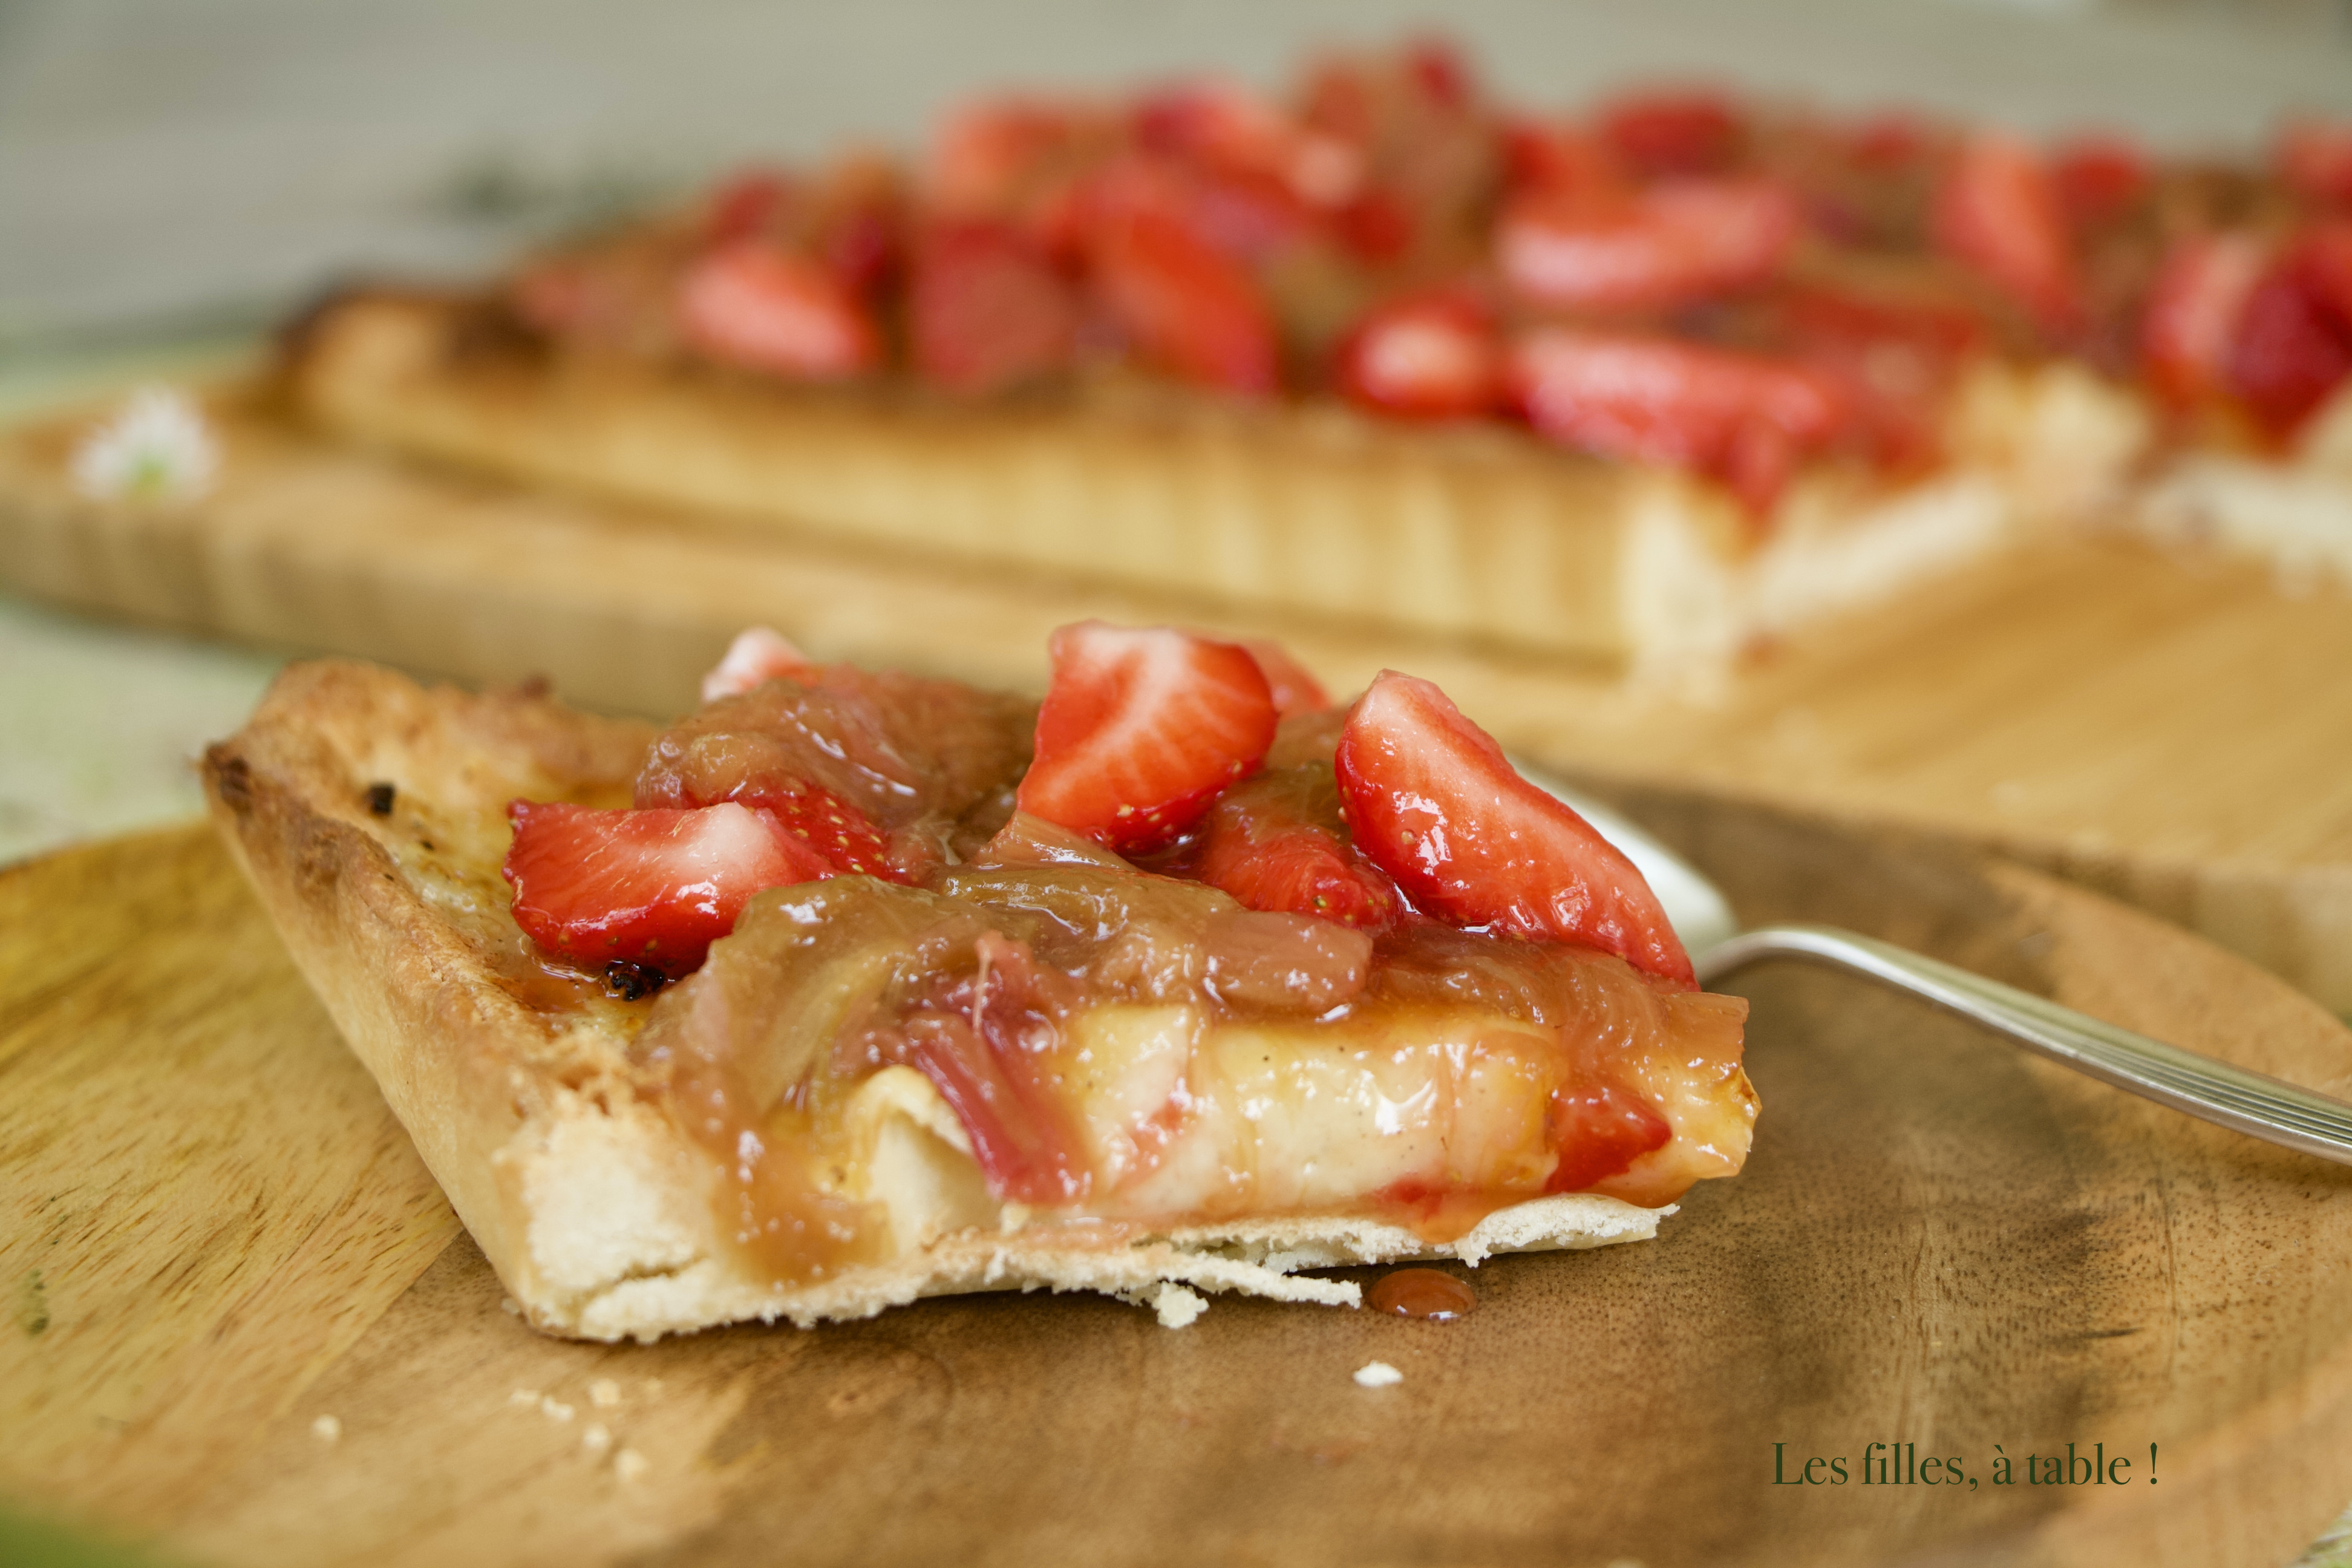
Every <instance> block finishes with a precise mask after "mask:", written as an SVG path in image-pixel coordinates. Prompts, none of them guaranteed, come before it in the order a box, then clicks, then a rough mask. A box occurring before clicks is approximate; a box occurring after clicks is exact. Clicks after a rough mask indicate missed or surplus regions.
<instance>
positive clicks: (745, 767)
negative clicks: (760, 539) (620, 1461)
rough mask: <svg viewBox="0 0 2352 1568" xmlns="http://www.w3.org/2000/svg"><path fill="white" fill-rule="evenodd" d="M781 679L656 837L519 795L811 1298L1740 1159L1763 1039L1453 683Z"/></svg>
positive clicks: (781, 650) (559, 956) (650, 785)
mask: <svg viewBox="0 0 2352 1568" xmlns="http://www.w3.org/2000/svg"><path fill="white" fill-rule="evenodd" d="M747 646H749V647H754V648H756V649H758V650H759V657H758V658H756V659H752V658H739V659H737V660H736V661H735V662H736V664H737V666H738V667H739V668H738V669H737V670H736V671H735V673H734V674H733V675H731V676H730V678H729V679H720V680H716V681H715V682H714V685H713V688H712V689H713V690H714V691H717V692H719V693H720V695H719V696H717V697H716V699H715V700H712V701H710V702H709V703H707V704H706V705H705V706H704V707H703V708H702V709H701V710H700V711H698V712H697V713H695V714H693V715H692V716H691V717H689V718H688V719H686V720H685V721H682V722H680V723H679V724H678V725H677V726H676V727H675V728H673V729H672V730H670V731H668V732H667V733H666V734H664V735H663V736H662V737H661V738H660V739H659V740H658V741H656V742H655V744H654V746H653V749H652V751H651V753H650V754H649V755H648V756H647V758H646V763H645V767H644V771H643V773H641V774H640V776H639V779H638V783H637V805H636V807H635V809H633V810H626V811H593V810H590V809H588V808H586V807H583V806H577V805H530V804H527V803H522V802H518V803H517V804H516V805H515V807H514V809H513V812H512V814H511V815H512V816H513V818H514V822H515V839H514V847H513V849H512V852H511V853H510V855H509V858H508V861H507V878H508V880H509V881H510V882H511V883H512V884H513V886H514V904H513V907H514V911H515V917H516V919H517V920H518V921H520V924H521V926H522V928H523V930H524V931H527V932H528V933H529V934H530V937H531V938H532V940H533V941H535V942H538V944H539V945H540V947H541V950H542V951H543V952H544V953H545V955H546V956H547V957H548V958H549V960H550V961H551V962H555V963H568V964H572V965H576V966H579V967H581V968H583V969H586V970H588V971H590V972H591V973H597V972H601V973H604V974H606V975H607V977H608V979H609V981H610V984H611V985H612V987H613V989H614V991H615V992H616V993H618V994H624V995H628V996H640V995H642V996H643V1000H640V1001H635V1002H633V1003H632V1004H631V1005H632V1006H634V1007H636V1008H638V1009H640V1010H641V1012H642V1015H643V1018H642V1026H641V1028H640V1029H639V1030H638V1032H637V1034H636V1035H635V1044H634V1046H633V1047H632V1051H633V1055H634V1058H635V1062H636V1063H637V1065H638V1067H639V1068H640V1069H641V1070H642V1071H643V1072H644V1074H645V1076H646V1081H647V1083H648V1084H649V1085H650V1086H652V1087H653V1089H654V1090H655V1091H656V1092H657V1093H660V1094H662V1095H665V1096H666V1097H667V1103H668V1105H669V1106H670V1108H671V1110H672V1113H673V1114H674V1115H675V1116H676V1117H677V1120H678V1121H679V1123H680V1124H681V1125H682V1126H683V1127H684V1128H685V1129H686V1130H687V1131H688V1133H689V1134H690V1135H691V1136H692V1137H693V1138H694V1139H695V1140H696V1142H698V1143H699V1144H700V1145H701V1146H702V1147H704V1148H705V1149H707V1150H708V1151H709V1153H710V1156H711V1158H712V1161H713V1169H714V1172H715V1173H716V1182H717V1190H718V1191H719V1194H721V1196H720V1202H721V1203H722V1204H723V1205H725V1215H726V1218H727V1220H728V1222H729V1225H730V1228H732V1229H733V1230H734V1231H735V1233H736V1234H737V1235H738V1236H739V1237H740V1240H741V1241H742V1242H743V1244H744V1245H745V1246H746V1247H749V1248H751V1250H752V1251H753V1252H754V1253H755V1254H756V1255H757V1256H758V1257H759V1258H761V1259H762V1261H763V1262H764V1264H765V1266H766V1267H767V1268H770V1269H772V1271H773V1273H774V1274H775V1275H776V1277H778V1278H779V1279H815V1278H819V1277H821V1276H823V1275H824V1274H825V1273H827V1272H828V1271H829V1270H831V1269H833V1268H836V1267H838V1266H839V1265H841V1264H843V1263H845V1262H848V1261H853V1260H858V1259H863V1258H873V1257H877V1256H880V1255H883V1254H885V1253H887V1252H891V1251H894V1250H896V1249H898V1248H899V1247H904V1246H907V1245H909V1244H910V1243H911V1244H915V1245H919V1243H920V1240H921V1239H922V1237H921V1236H920V1235H919V1234H918V1235H914V1236H909V1235H908V1234H906V1233H907V1231H908V1226H910V1225H912V1226H917V1228H918V1230H920V1229H921V1228H922V1227H925V1226H928V1227H929V1230H930V1232H931V1233H933V1234H936V1233H937V1231H938V1230H939V1229H940V1227H941V1226H950V1225H958V1226H960V1225H967V1224H986V1225H998V1226H1001V1225H1004V1224H1008V1223H1017V1224H1025V1225H1054V1226H1061V1227H1063V1228H1064V1229H1065V1230H1066V1232H1067V1233H1068V1234H1069V1235H1070V1236H1072V1237H1088V1236H1099V1237H1101V1238H1102V1240H1103V1241H1104V1243H1105V1244H1106V1245H1110V1244H1115V1243H1118V1242H1122V1241H1125V1240H1128V1239H1130V1238H1132V1237H1135V1236H1137V1235H1139V1234H1142V1233H1145V1232H1147V1231H1155V1230H1164V1229H1166V1228H1168V1227H1171V1226H1182V1225H1216V1224H1220V1223H1228V1222H1233V1221H1236V1220H1241V1219H1252V1218H1260V1217H1272V1216H1279V1215H1310V1214H1311V1215H1323V1216H1329V1215H1365V1216H1368V1217H1372V1218H1377V1219H1381V1220H1386V1221H1390V1222H1393V1223H1398V1224H1402V1225H1405V1226H1411V1227H1412V1228H1413V1229H1415V1230H1417V1231H1418V1232H1419V1233H1420V1234H1422V1235H1423V1237H1426V1238H1428V1239H1429V1240H1432V1241H1443V1240H1449V1239H1451V1238H1453V1237H1457V1236H1459V1235H1461V1234H1463V1233H1464V1232H1465V1231H1467V1230H1468V1229H1469V1228H1470V1227H1471V1226H1475V1224H1476V1223H1477V1222H1478V1221H1479V1220H1481V1219H1483V1218H1484V1217H1485V1216H1486V1215H1488V1214H1490V1213H1492V1212H1493V1211H1495V1210H1496V1209H1498V1208H1502V1207H1504V1206H1507V1205H1511V1204H1514V1203H1517V1202H1520V1201H1522V1200H1525V1199H1528V1198H1533V1197H1538V1196H1540V1195H1542V1194H1549V1193H1598V1194H1606V1195H1609V1196H1612V1197H1616V1198H1621V1199H1623V1200H1626V1201H1628V1202H1631V1203H1633V1204H1638V1205H1644V1206H1655V1205H1662V1204H1665V1203H1667V1202H1670V1201H1671V1200H1673V1199H1674V1198H1675V1197H1676V1196H1678V1195H1679V1194H1681V1193H1682V1192H1683V1191H1684V1190H1685V1188H1687V1187H1688V1186H1689V1185H1690V1184H1692V1183H1693V1182H1695V1181H1698V1180H1700V1179H1701V1178H1703V1177H1707V1176H1724V1175H1729V1174H1731V1173H1734V1172H1736V1171H1737V1170H1738V1168H1739V1165H1740V1162H1741V1160H1742V1159H1743V1158H1744V1157H1745V1156H1746V1154H1747V1151H1748V1132H1749V1127H1750V1124H1751V1123H1752V1122H1753V1121H1754V1119H1755V1114H1756V1101H1755V1097H1754V1095H1753V1093H1752V1092H1751V1091H1750V1089H1748V1080H1747V1079H1746V1077H1745V1076H1744V1075H1743V1074H1742V1072H1741V1071H1740V1066H1739V1057H1740V1030H1741V1025H1742V1023H1743V1021H1744V1019H1745V1016H1746V1012H1747V1005H1746V1004H1745V1003H1744V1002H1742V1001H1740V1000H1738V998H1735V997H1728V996H1714V995H1708V994H1705V993H1703V992H1700V991H1698V990H1697V989H1696V987H1695V985H1694V983H1693V981H1692V977H1691V968H1690V962H1689V960H1688V959H1687V958H1686V957H1685V954H1684V952H1683V950H1682V947H1681V945H1680V943H1679V942H1676V941H1675V935H1674V932H1673V931H1672V929H1671V928H1670V927H1669V926H1668V925H1667V923H1666V921H1665V918H1664V914H1663V913H1662V911H1661V910H1660V909H1659V907H1658V904H1657V900H1655V898H1654V896H1653V895H1652V894H1651V892H1650V889H1649V888H1648V887H1647V886H1646V885H1645V884H1644V883H1643V880H1642V879H1641V877H1640V875H1639V874H1638V873H1637V872H1636V871H1635V870H1634V869H1633V867H1632V866H1631V865H1630V864H1629V863H1628V862H1627V861H1626V860H1625V859H1624V858H1623V857H1622V856H1621V855H1619V854H1618V853H1617V852H1616V851H1615V850H1614V849H1612V847H1610V846H1609V845H1608V844H1607V843H1606V842H1605V841H1604V840H1602V839H1601V837H1600V836H1599V835H1597V834H1596V833H1594V832H1593V830H1592V829H1591V827H1590V826H1587V825H1586V824H1585V823H1584V821H1583V820H1582V819H1581V818H1580V817H1578V816H1576V815H1575V814H1574V813H1573V812H1571V811H1570V810H1569V809H1568V808H1567V807H1565V806H1563V805H1559V803H1558V802H1557V801H1554V800H1553V799H1552V798H1551V797H1550V796H1549V795H1546V794H1544V793H1543V792H1542V791H1541V790H1539V789H1538V788H1536V787H1535V786H1533V785H1531V784H1528V783H1526V782H1525V781H1523V780H1521V779H1520V778H1519V777H1518V776H1517V774H1516V773H1514V772H1513V771H1512V769H1511V767H1510V764H1509V763H1508V762H1507V760H1506V759H1505V758H1504V756H1503V754H1502V752H1500V751H1499V750H1498V749H1497V748H1496V745H1495V743H1494V742H1492V741H1491V740H1489V739H1488V738H1487V737H1486V734H1485V733H1484V732H1483V731H1480V730H1478V729H1477V727H1476V726H1475V725H1474V724H1472V723H1471V722H1470V721H1468V720H1467V719H1465V718H1464V717H1463V716H1462V714H1461V713H1460V712H1459V711H1458V710H1455V708H1454V705H1453V704H1452V703H1451V702H1449V701H1447V700H1446V699H1445V697H1444V695H1443V694H1442V693H1441V692H1439V691H1438V689H1436V688H1435V687H1433V686H1432V685H1430V684H1429V683H1428V682H1426V681H1423V680H1416V679H1412V678H1411V677H1409V676H1402V675H1396V674H1392V673H1391V674H1387V675H1383V676H1381V679H1379V680H1377V681H1375V682H1374V683H1373V684H1372V686H1371V688H1370V690H1369V691H1367V692H1365V693H1364V694H1363V695H1362V696H1361V697H1360V698H1359V699H1357V700H1356V701H1355V702H1354V703H1353V705H1352V706H1350V707H1348V708H1345V709H1340V708H1331V707H1318V706H1310V705H1308V704H1307V703H1306V702H1303V701H1300V700H1296V694H1297V693H1298V692H1300V691H1307V692H1311V693H1312V694H1313V696H1314V698H1315V699H1317V700H1319V699H1320V696H1321V693H1320V691H1319V689H1317V688H1316V687H1315V686H1314V683H1313V680H1312V679H1311V678H1309V677H1307V676H1306V675H1305V673H1304V671H1302V670H1300V669H1299V668H1298V667H1297V666H1296V665H1294V664H1292V663H1291V662H1290V661H1289V660H1288V658H1286V656H1284V655H1282V654H1281V652H1280V650H1278V649H1274V648H1271V647H1258V648H1255V649H1253V648H1248V647H1242V646H1240V645H1237V644H1233V643H1223V642H1216V641H1213V640H1210V639H1208V638H1205V637H1195V636H1191V635H1188V634H1186V633H1183V632H1181V631H1175V630H1170V629H1167V628H1145V629H1135V628H1129V627H1118V626H1105V625H1102V624H1100V623H1097V622H1087V623H1085V624H1082V625H1078V626H1066V627H1064V628H1063V629H1062V630H1061V631H1059V632H1057V633H1055V637H1054V640H1053V645H1052V652H1053V661H1054V672H1053V682H1052V686H1051V689H1049V690H1048V691H1047V693H1046V696H1045V702H1044V704H1043V706H1042V708H1040V707H1033V706H1031V705H1030V704H1028V703H1026V702H1023V701H1020V700H1014V699H1011V698H1006V697H1002V696H998V695H994V694H992V693H988V692H983V691H979V690H974V689H971V688H967V687H963V686H960V685H957V684H954V683H952V682H948V681H939V680H923V679H914V678H911V677H906V676H898V675H874V674H867V673H865V672H862V671H859V670H856V669H853V668H847V667H845V666H841V665H818V664H814V663H810V662H808V661H806V660H803V659H802V658H800V657H799V656H798V655H797V653H795V652H793V650H792V649H791V648H790V647H789V645H784V644H782V642H781V640H780V639H776V638H774V637H773V635H772V634H765V635H763V637H761V638H757V639H754V640H753V641H752V642H751V644H749V645H747ZM1268 668H1273V669H1275V670H1276V679H1275V680H1274V681H1272V682H1270V681H1269V679H1268V676H1267V673H1266V671H1267V669H1268ZM1277 688H1279V689H1280V690H1281V691H1282V693H1283V694H1284V700H1282V701H1281V702H1279V703H1278V702H1277V696H1276V689H1277ZM1285 708H1287V709H1288V711H1287V712H1285V711H1283V709H1285ZM669 982H676V984H668V983H669ZM886 1124H887V1125H889V1126H892V1127H896V1128H899V1129H904V1128H907V1127H916V1128H921V1129H925V1130H926V1131H924V1132H923V1133H922V1134H920V1135H919V1136H920V1139H921V1141H922V1142H923V1148H922V1149H921V1150H919V1151H916V1150H912V1149H910V1147H909V1144H908V1140H907V1138H906V1137H905V1136H904V1135H903V1133H901V1134H900V1135H898V1136H897V1137H896V1138H895V1139H894V1138H887V1137H885V1136H884V1135H883V1133H882V1131H881V1129H883V1128H884V1127H885V1126H886ZM910 1188H911V1189H914V1190H915V1192H914V1197H913V1198H912V1199H911V1200H910V1199H909V1198H908V1192H909V1191H910ZM910 1215H912V1216H914V1217H912V1218H910V1217H909V1216H910Z"/></svg>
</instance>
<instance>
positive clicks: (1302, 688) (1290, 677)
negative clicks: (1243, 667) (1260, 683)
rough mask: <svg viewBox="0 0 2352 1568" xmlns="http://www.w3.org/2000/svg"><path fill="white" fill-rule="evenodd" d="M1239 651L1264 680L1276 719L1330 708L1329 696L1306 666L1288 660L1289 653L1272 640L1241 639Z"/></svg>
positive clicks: (1264, 638) (1294, 660)
mask: <svg viewBox="0 0 2352 1568" xmlns="http://www.w3.org/2000/svg"><path fill="white" fill-rule="evenodd" d="M1242 647H1245V648H1247V649H1249V656H1250V657H1251V658H1254V659H1255V660H1257V668H1258V673H1259V674H1261V675H1263V676H1265V686H1266V689H1267V691H1269V692H1271V693H1272V694H1273V697H1274V711H1275V716H1276V718H1280V719H1287V718H1289V717H1290V716H1291V715H1292V714H1294V713H1320V712H1322V711H1323V710H1325V709H1327V708H1328V707H1330V706H1331V694H1330V693H1329V692H1328V691H1326V690H1324V689H1323V683H1322V682H1321V681H1319V680H1318V679H1315V674H1314V672H1313V671H1312V670H1310V669H1308V668H1307V667H1306V666H1305V665H1303V664H1301V663H1299V662H1298V661H1297V659H1295V658H1291V657H1290V650H1289V649H1288V648H1286V647H1283V646H1282V645H1281V644H1280V643H1278V642H1276V641H1275V640H1274V639H1273V638H1272V637H1244V638H1242Z"/></svg>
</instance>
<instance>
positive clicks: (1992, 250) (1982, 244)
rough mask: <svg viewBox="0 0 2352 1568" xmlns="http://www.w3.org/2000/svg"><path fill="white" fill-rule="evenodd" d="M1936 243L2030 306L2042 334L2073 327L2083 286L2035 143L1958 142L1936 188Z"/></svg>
mask: <svg viewBox="0 0 2352 1568" xmlns="http://www.w3.org/2000/svg"><path fill="white" fill-rule="evenodd" d="M1935 230H1936V242H1937V245H1939V246H1940V247H1943V249H1944V251H1945V253H1946V254H1948V255H1949V256H1950V257H1952V258H1954V259H1955V260H1958V261H1959V262H1961V263H1963V264H1965V265H1966V266H1968V267H1969V268H1973V269H1974V270H1975V271H1977V272H1979V273H1980V274H1982V275H1983V276H1984V277H1985V278H1986V279H1989V280H1990V281H1991V282H1992V283H1993V284H1994V285H1995V286H1996V287H1997V288H1999V289H2001V290H2002V291H2003V292H2004V293H2006V294H2008V295H2009V296H2010V297H2011V299H2013V300H2016V301H2017V302H2018V303H2019V304H2021V305H2022V306H2023V307H2025V309H2026V310H2027V311H2028V312H2029V313H2030V314H2032V317H2033V319H2034V321H2035V322H2036V323H2037V324H2038V325H2039V326H2040V327H2041V328H2042V331H2046V332H2052V333H2064V332H2067V331H2072V330H2073V329H2074V327H2075V326H2076V325H2077V324H2078V323H2079V322H2080V321H2081V319H2082V298H2081V292H2082V286H2081V281H2080V279H2079V278H2078V277H2077V275H2076V271H2075V265H2074V252H2073V249H2072V248H2071V244H2072V242H2071V241H2070V239H2069V237H2068V235H2067V232H2066V211H2065V207H2064V205H2063V203H2062V201H2061V199H2060V196H2059V191H2058V185H2057V182H2056V181H2055V180H2053V178H2052V177H2051V174H2050V170H2049V169H2048V167H2047V166H2046V165H2044V164H2043V163H2042V159H2041V158H2040V156H2039V155H2038V154H2036V153H2034V151H2033V149H2032V147H2029V146H2027V145H2026V144H2025V143H2024V142H2021V141H2019V140H2018V139H2017V138H2016V137H2014V136H2009V135H2004V134H2002V133H2000V132H1983V133H1981V134H1979V135H1976V136H1972V137H1970V138H1969V140H1968V141H1967V142H1963V143H1962V144H1961V146H1960V149H1959V152H1958V155H1957V157H1955V159H1954V160H1953V163H1952V167H1951V169H1950V170H1949V171H1948V173H1947V174H1946V175H1945V177H1944V183H1943V185H1942V187H1941V188H1940V189H1938V190H1937V193H1936V211H1935Z"/></svg>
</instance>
